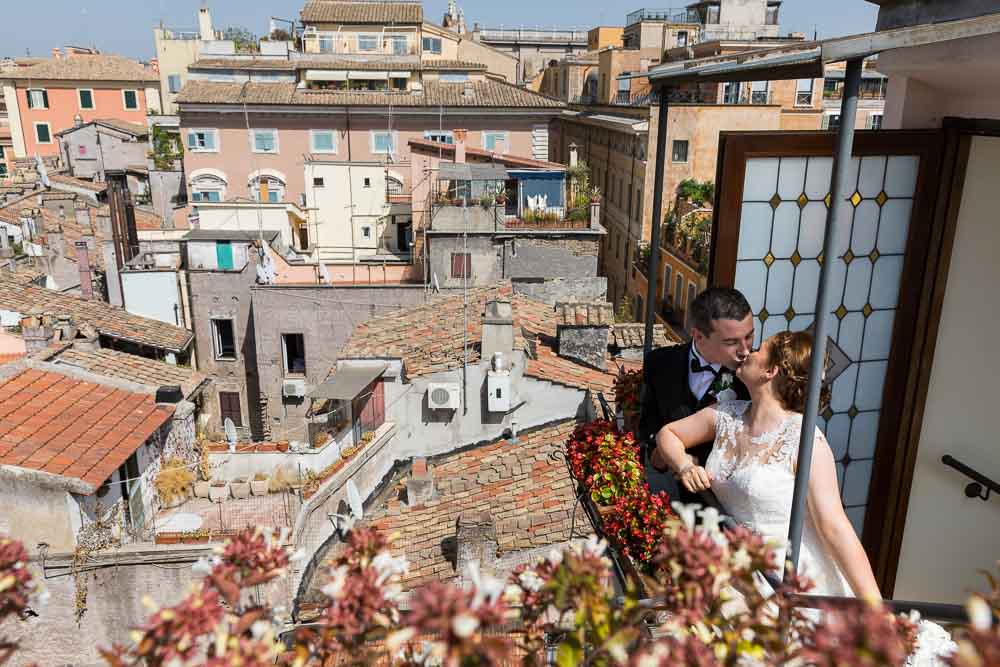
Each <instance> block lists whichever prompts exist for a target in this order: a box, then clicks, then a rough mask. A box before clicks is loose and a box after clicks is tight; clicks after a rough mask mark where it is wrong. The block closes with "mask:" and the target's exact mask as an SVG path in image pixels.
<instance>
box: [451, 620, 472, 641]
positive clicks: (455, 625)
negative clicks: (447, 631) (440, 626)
mask: <svg viewBox="0 0 1000 667" xmlns="http://www.w3.org/2000/svg"><path fill="white" fill-rule="evenodd" d="M478 628H479V619H478V618H476V617H475V616H473V615H472V614H459V615H458V616H456V617H455V618H453V619H451V629H452V631H453V632H454V633H455V634H456V635H458V636H459V637H461V638H462V639H466V638H468V637H471V636H472V633H473V632H475V631H476V630H477V629H478Z"/></svg>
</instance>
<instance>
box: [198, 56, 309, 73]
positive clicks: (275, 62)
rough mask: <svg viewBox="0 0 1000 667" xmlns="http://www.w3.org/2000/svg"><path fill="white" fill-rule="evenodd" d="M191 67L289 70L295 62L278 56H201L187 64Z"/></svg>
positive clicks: (293, 67)
mask: <svg viewBox="0 0 1000 667" xmlns="http://www.w3.org/2000/svg"><path fill="white" fill-rule="evenodd" d="M193 69H269V70H287V71H289V72H291V71H292V70H294V69H295V63H294V62H292V61H291V60H286V59H278V58H202V59H201V60H196V61H194V63H192V64H190V65H188V70H193Z"/></svg>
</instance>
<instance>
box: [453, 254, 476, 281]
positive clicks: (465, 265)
mask: <svg viewBox="0 0 1000 667" xmlns="http://www.w3.org/2000/svg"><path fill="white" fill-rule="evenodd" d="M451 277H452V278H471V277H472V255H471V254H470V253H467V252H453V253H451Z"/></svg>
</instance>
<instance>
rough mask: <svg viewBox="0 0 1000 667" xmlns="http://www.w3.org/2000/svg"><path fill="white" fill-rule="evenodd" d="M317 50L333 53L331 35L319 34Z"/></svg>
mask: <svg viewBox="0 0 1000 667" xmlns="http://www.w3.org/2000/svg"><path fill="white" fill-rule="evenodd" d="M319 52H320V53H333V35H329V34H326V35H320V36H319Z"/></svg>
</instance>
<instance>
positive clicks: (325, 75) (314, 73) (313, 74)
mask: <svg viewBox="0 0 1000 667" xmlns="http://www.w3.org/2000/svg"><path fill="white" fill-rule="evenodd" d="M306 79H308V80H309V81H347V72H344V71H343V70H341V71H336V70H326V69H310V70H306Z"/></svg>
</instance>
